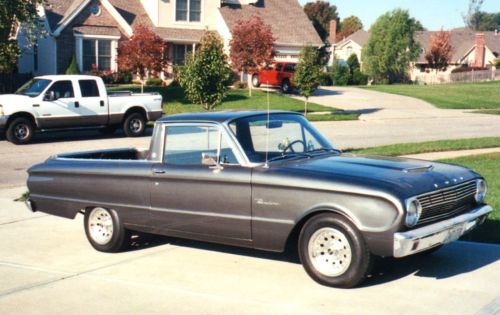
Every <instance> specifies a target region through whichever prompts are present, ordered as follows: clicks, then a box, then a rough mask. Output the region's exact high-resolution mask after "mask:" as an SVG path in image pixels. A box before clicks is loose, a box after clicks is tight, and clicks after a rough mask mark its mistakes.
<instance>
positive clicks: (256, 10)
mask: <svg viewBox="0 0 500 315" xmlns="http://www.w3.org/2000/svg"><path fill="white" fill-rule="evenodd" d="M220 12H221V14H222V17H223V19H224V21H225V22H226V24H227V26H228V27H229V29H231V28H232V27H233V26H234V25H235V24H236V22H237V21H238V20H244V19H249V18H251V17H252V16H254V15H260V17H262V19H263V20H264V22H265V23H266V24H269V25H270V26H271V29H272V31H273V34H274V36H275V37H276V44H278V45H289V46H304V45H306V44H310V45H313V46H318V47H319V46H323V42H322V41H321V38H320V37H319V35H318V33H317V32H316V30H315V29H314V27H313V25H312V23H311V21H309V19H308V18H307V15H306V14H305V13H304V10H303V9H302V7H301V6H300V4H299V3H298V1H297V0H259V1H258V2H257V3H256V4H255V5H251V4H250V5H234V4H225V5H223V6H222V7H221V8H220Z"/></svg>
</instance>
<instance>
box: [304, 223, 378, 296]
mask: <svg viewBox="0 0 500 315" xmlns="http://www.w3.org/2000/svg"><path fill="white" fill-rule="evenodd" d="M298 247H299V248H298V250H299V257H300V261H301V262H302V265H303V266H304V269H305V270H306V272H307V273H308V274H309V276H310V277H311V278H313V279H314V280H315V281H316V282H318V283H320V284H323V285H327V286H331V287H338V288H351V287H354V286H356V285H357V284H359V283H361V282H362V281H363V280H364V279H365V277H366V276H367V275H368V273H369V271H370V268H371V260H372V256H371V253H370V252H369V251H368V248H367V246H366V244H365V241H364V239H363V237H362V236H361V234H360V232H359V231H358V230H357V228H356V227H355V226H354V225H352V224H351V223H350V222H349V221H348V220H346V219H345V218H344V217H342V216H340V215H336V214H329V213H325V214H320V215H317V216H314V217H312V218H311V219H309V221H307V222H306V224H305V225H304V227H303V228H302V231H301V232H300V235H299V244H298Z"/></svg>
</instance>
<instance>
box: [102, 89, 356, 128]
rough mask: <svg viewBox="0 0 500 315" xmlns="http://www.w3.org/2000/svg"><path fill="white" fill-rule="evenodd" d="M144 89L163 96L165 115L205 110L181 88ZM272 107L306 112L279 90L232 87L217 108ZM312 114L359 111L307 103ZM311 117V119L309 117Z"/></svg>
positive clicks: (338, 114) (334, 115)
mask: <svg viewBox="0 0 500 315" xmlns="http://www.w3.org/2000/svg"><path fill="white" fill-rule="evenodd" d="M109 90H110V91H120V90H129V91H133V92H139V91H140V86H134V85H127V86H119V87H112V88H109ZM144 91H145V92H158V93H160V94H161V95H162V96H163V102H164V103H163V104H164V106H163V110H164V112H165V114H166V115H172V114H177V113H186V112H199V111H203V108H202V107H201V105H196V104H192V103H191V102H190V101H189V100H188V99H187V98H186V97H185V95H184V91H183V90H182V88H180V87H145V88H144ZM268 96H269V104H270V106H269V107H270V109H271V110H288V111H293V112H303V111H304V102H303V101H301V100H297V99H294V98H291V97H287V96H283V95H281V94H279V93H275V92H270V93H269V94H268V93H267V92H264V91H261V90H253V91H252V97H249V96H248V91H247V90H230V91H229V92H228V94H227V96H226V98H225V99H224V101H223V103H222V104H221V105H220V106H218V107H217V108H216V110H235V109H242V110H266V109H267V98H268ZM307 110H308V112H309V113H314V112H329V113H330V114H325V115H323V114H317V115H314V117H312V116H313V115H309V117H310V118H311V120H315V121H318V120H357V119H358V117H359V115H357V114H344V113H343V112H342V110H339V109H336V108H332V107H327V106H323V105H319V104H315V103H309V104H308V106H307ZM309 117H308V118H309Z"/></svg>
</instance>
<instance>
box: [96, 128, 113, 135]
mask: <svg viewBox="0 0 500 315" xmlns="http://www.w3.org/2000/svg"><path fill="white" fill-rule="evenodd" d="M116 129H117V128H116V126H106V127H104V128H101V129H99V132H100V133H102V134H103V135H112V134H114V133H115V131H116Z"/></svg>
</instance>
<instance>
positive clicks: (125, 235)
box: [83, 207, 130, 253]
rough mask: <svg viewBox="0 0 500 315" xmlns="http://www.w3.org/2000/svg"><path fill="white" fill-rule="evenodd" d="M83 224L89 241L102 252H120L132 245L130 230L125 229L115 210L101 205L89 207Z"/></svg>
mask: <svg viewBox="0 0 500 315" xmlns="http://www.w3.org/2000/svg"><path fill="white" fill-rule="evenodd" d="M101 222H102V223H101ZM83 224H84V228H85V235H86V236H87V239H88V241H89V243H90V244H91V245H92V247H94V248H95V249H96V250H98V251H100V252H106V253H114V252H120V251H123V250H125V249H127V248H128V246H129V245H130V231H128V230H127V229H125V227H124V226H123V223H122V221H121V220H120V217H119V216H118V213H116V211H115V210H112V209H106V208H101V207H97V208H92V209H87V211H85V218H84V220H83ZM110 225H111V229H112V231H111V232H110V231H109V226H110ZM101 234H102V235H101Z"/></svg>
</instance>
